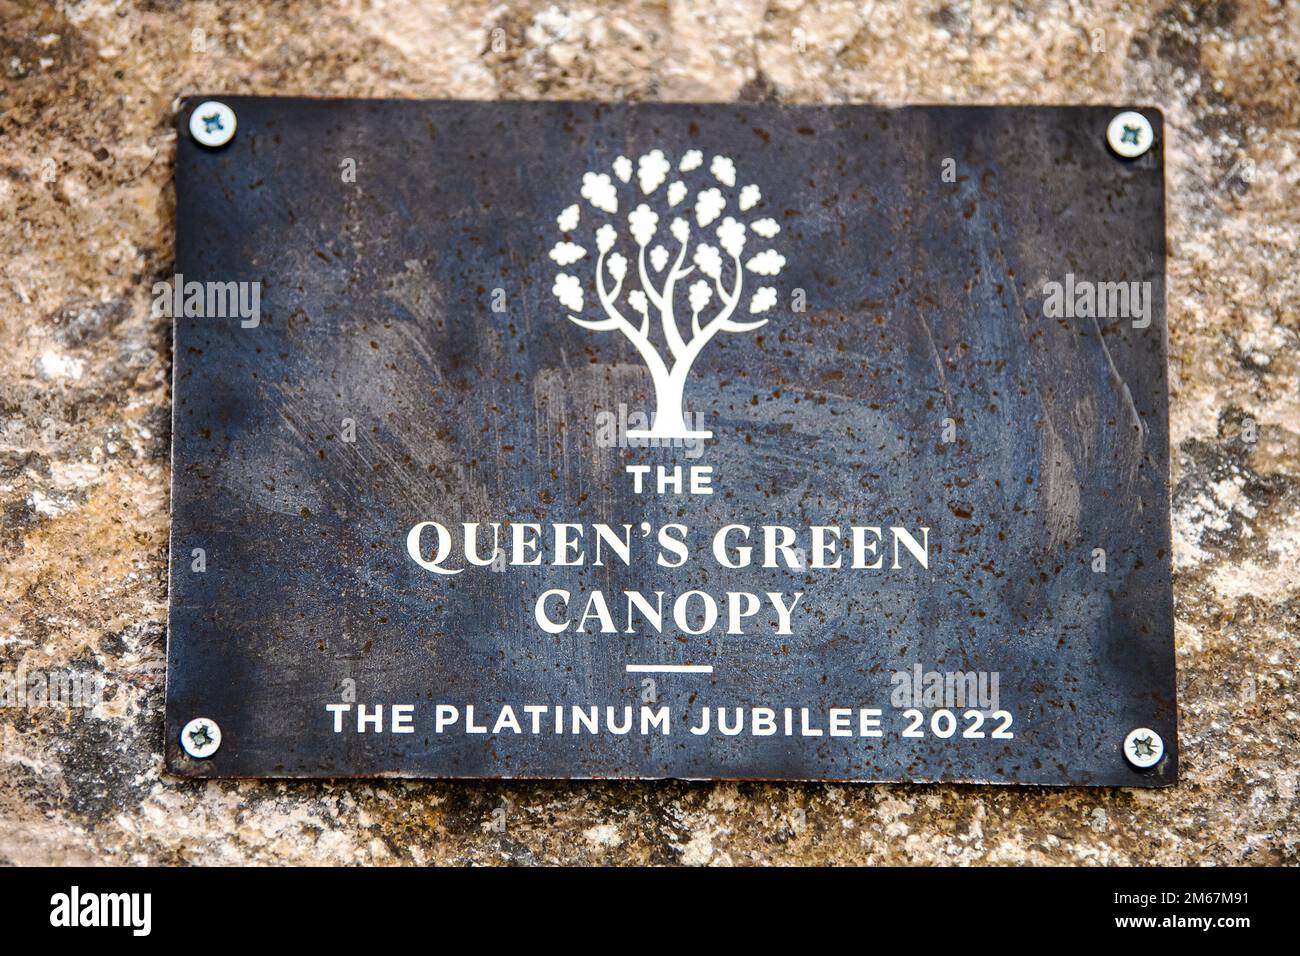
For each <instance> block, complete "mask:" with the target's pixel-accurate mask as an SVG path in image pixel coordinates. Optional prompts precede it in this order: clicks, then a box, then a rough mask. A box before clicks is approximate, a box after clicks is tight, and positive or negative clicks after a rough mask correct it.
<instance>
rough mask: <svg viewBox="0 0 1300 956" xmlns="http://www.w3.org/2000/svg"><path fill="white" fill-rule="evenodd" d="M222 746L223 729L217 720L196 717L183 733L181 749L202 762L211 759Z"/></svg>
mask: <svg viewBox="0 0 1300 956" xmlns="http://www.w3.org/2000/svg"><path fill="white" fill-rule="evenodd" d="M220 746H221V728H220V727H218V726H217V722H216V721H215V720H209V719H208V718H207V717H195V718H194V719H193V720H191V721H190V722H189V723H188V724H186V725H185V729H184V730H182V731H181V747H183V748H184V750H185V752H186V753H187V754H189V755H190V756H191V757H194V758H196V759H198V760H202V759H203V758H204V757H211V756H212V755H213V754H214V753H216V752H217V748H218V747H220Z"/></svg>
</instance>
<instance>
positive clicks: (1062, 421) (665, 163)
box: [155, 97, 1177, 786]
mask: <svg viewBox="0 0 1300 956" xmlns="http://www.w3.org/2000/svg"><path fill="white" fill-rule="evenodd" d="M199 104H200V101H197V100H196V101H194V103H192V104H190V105H189V106H188V107H187V108H186V110H185V111H184V113H183V115H182V118H181V119H182V123H181V125H182V135H181V136H180V140H179V144H178V150H177V171H176V184H177V205H178V226H177V230H178V236H177V266H176V272H177V275H176V276H175V277H173V279H172V281H170V282H163V283H159V286H158V287H157V288H156V290H155V308H158V309H161V310H164V311H166V312H167V314H171V315H173V316H174V317H175V373H174V375H175V417H174V430H173V499H172V509H173V525H172V541H171V592H170V599H171V608H170V630H169V645H168V674H167V734H168V747H167V759H168V764H169V766H170V768H171V770H172V771H173V772H176V773H180V774H185V775H190V776H200V777H203V776H251V777H261V776H271V777H337V776H364V775H397V776H418V777H558V778H588V777H591V778H605V777H611V778H620V777H628V778H660V777H675V778H727V779H742V778H743V779H755V778H757V779H817V780H915V781H981V782H989V783H1024V784H1055V785H1068V784H1101V785H1134V786H1153V785H1164V784H1169V783H1172V782H1173V781H1174V780H1175V779H1176V760H1177V750H1176V726H1175V725H1176V714H1175V697H1174V656H1173V633H1172V631H1173V625H1172V609H1171V585H1170V551H1169V548H1170V544H1169V509H1168V485H1167V482H1168V447H1167V439H1168V427H1167V420H1166V413H1167V397H1166V372H1165V339H1166V324H1165V309H1164V262H1165V251H1164V187H1163V163H1162V160H1161V150H1162V145H1163V144H1162V138H1163V132H1162V128H1161V124H1160V118H1159V114H1158V113H1156V112H1154V111H1143V112H1140V113H1131V114H1129V116H1127V117H1121V118H1120V119H1118V120H1117V119H1116V118H1117V115H1118V114H1120V113H1121V112H1122V110H1121V109H1120V108H1104V107H1075V108H918V109H903V110H886V109H876V108H872V107H863V106H837V107H808V106H799V107H794V106H782V105H757V106H756V105H658V104H648V105H635V106H634V105H601V104H589V103H582V104H579V103H447V102H376V101H312V100H297V99H259V98H246V97H224V98H220V99H219V100H207V101H203V103H202V105H199ZM191 114H193V118H194V123H191V119H192V116H191Z"/></svg>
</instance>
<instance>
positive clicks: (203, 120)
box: [190, 100, 235, 149]
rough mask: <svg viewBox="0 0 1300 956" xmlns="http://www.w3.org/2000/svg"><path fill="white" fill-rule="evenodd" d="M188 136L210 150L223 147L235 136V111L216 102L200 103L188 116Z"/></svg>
mask: <svg viewBox="0 0 1300 956" xmlns="http://www.w3.org/2000/svg"><path fill="white" fill-rule="evenodd" d="M190 135H191V136H193V137H194V140H195V142H197V143H199V144H201V145H203V146H207V147H209V148H211V149H216V148H217V147H218V146H225V145H226V144H227V143H229V142H230V141H231V139H233V138H234V136H235V111H234V110H232V109H231V108H230V107H229V106H227V105H226V104H225V103H218V102H217V101H216V100H208V101H207V102H205V103H200V104H199V105H198V106H197V107H195V109H194V112H193V113H191V114H190Z"/></svg>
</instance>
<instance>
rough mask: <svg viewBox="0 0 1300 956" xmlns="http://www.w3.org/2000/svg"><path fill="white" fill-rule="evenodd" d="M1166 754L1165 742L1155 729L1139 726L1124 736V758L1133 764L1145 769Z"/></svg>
mask: <svg viewBox="0 0 1300 956" xmlns="http://www.w3.org/2000/svg"><path fill="white" fill-rule="evenodd" d="M1164 755H1165V742H1164V740H1162V739H1161V737H1160V735H1159V734H1158V733H1156V732H1155V731H1154V730H1151V729H1150V728H1147V727H1139V728H1137V730H1131V731H1129V735H1128V736H1127V737H1125V738H1124V758H1125V759H1126V760H1128V762H1129V763H1131V764H1132V765H1133V766H1135V767H1138V768H1140V769H1142V770H1145V769H1146V768H1147V767H1154V766H1155V765H1156V764H1158V763H1159V762H1160V761H1161V760H1162V759H1163V758H1164Z"/></svg>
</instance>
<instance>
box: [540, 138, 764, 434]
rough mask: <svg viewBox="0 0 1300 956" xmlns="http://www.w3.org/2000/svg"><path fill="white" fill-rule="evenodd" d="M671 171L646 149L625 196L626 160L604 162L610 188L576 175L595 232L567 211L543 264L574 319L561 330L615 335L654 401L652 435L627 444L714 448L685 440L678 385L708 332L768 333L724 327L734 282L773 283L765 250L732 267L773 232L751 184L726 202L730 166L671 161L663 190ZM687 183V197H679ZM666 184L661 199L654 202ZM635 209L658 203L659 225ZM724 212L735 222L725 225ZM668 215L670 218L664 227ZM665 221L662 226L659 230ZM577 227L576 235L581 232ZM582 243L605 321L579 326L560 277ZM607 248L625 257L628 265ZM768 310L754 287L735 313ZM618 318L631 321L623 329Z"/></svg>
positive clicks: (574, 291) (755, 324)
mask: <svg viewBox="0 0 1300 956" xmlns="http://www.w3.org/2000/svg"><path fill="white" fill-rule="evenodd" d="M672 170H673V167H672V164H671V163H670V162H669V160H668V157H667V156H666V155H665V154H664V151H663V150H661V149H652V150H651V151H650V152H648V153H646V154H645V155H644V156H642V157H641V158H640V159H638V160H637V162H636V169H635V172H636V182H635V184H633V183H632V174H633V165H632V161H631V160H630V159H628V158H627V157H626V156H620V157H619V158H618V159H616V160H615V161H614V163H613V166H612V172H613V176H611V175H610V174H609V173H607V172H588V173H585V174H584V175H583V177H582V188H581V190H580V195H581V197H582V199H583V200H585V201H586V207H587V216H588V219H589V220H594V221H595V222H599V223H601V225H600V226H599V227H598V228H597V227H596V226H595V225H594V224H589V223H584V222H582V220H583V204H582V203H574V204H573V205H571V206H569V207H567V208H566V209H564V211H562V212H561V213H560V214H559V216H558V217H556V224H557V225H558V226H559V227H560V232H561V234H562V235H561V237H560V240H559V241H558V242H557V243H556V244H555V247H554V248H553V249H552V250H551V253H550V255H551V259H552V260H554V262H555V263H556V265H558V266H559V267H560V270H559V272H557V273H556V276H555V285H554V286H553V287H552V289H551V291H552V292H553V293H554V294H555V297H556V298H557V299H559V300H560V303H561V304H562V305H563V306H564V307H565V308H566V309H568V310H569V311H570V312H571V313H577V314H571V315H569V320H570V321H571V322H574V323H575V324H577V325H580V326H582V328H584V329H590V330H592V331H595V332H604V331H609V330H612V329H617V330H618V331H619V332H622V333H623V335H624V336H625V337H626V338H627V339H628V341H629V342H631V343H632V345H633V346H634V347H635V348H636V350H637V353H638V354H639V355H640V356H641V359H642V360H643V361H644V362H645V364H646V367H647V368H648V369H649V370H650V377H651V380H652V381H653V383H654V390H655V406H656V409H655V416H654V424H653V427H652V428H651V429H650V430H649V431H645V430H640V431H638V430H632V431H629V432H628V433H627V434H628V437H629V438H637V439H642V438H653V439H672V438H712V437H713V432H711V431H692V430H691V429H690V428H688V427H687V424H686V421H685V419H684V417H683V415H682V411H683V410H682V401H683V397H684V391H685V386H686V377H687V376H688V375H689V374H690V371H691V366H692V365H693V364H694V363H695V359H696V358H697V357H699V354H700V352H701V351H703V349H704V346H706V345H708V344H709V342H710V340H712V339H713V337H714V336H715V335H717V334H718V333H719V332H751V331H753V330H754V329H757V328H759V327H761V326H763V325H765V324H766V323H767V319H765V318H761V319H756V320H746V321H740V320H737V319H733V318H732V315H733V314H734V313H735V311H736V309H737V308H739V307H740V306H741V305H742V292H743V286H744V279H745V272H746V271H749V272H750V273H752V274H753V275H755V276H758V277H775V276H776V275H778V274H779V273H780V272H781V269H782V268H783V267H784V266H785V257H784V256H783V255H781V253H779V252H777V251H776V250H775V249H772V248H770V247H768V248H762V249H758V250H755V249H753V248H752V247H751V255H750V256H749V258H748V259H747V260H743V261H742V256H743V254H744V252H745V245H746V242H747V240H748V233H749V232H753V233H754V235H755V236H757V237H758V239H757V240H756V242H755V245H758V244H766V243H767V242H768V241H770V240H771V239H773V238H774V237H775V236H776V235H777V233H779V232H780V231H781V227H780V226H779V225H777V222H776V220H775V219H772V218H771V217H770V216H765V215H763V213H762V209H761V207H762V205H763V202H762V200H763V196H762V192H761V191H760V190H759V188H758V186H756V185H752V184H751V185H747V186H744V187H743V188H741V189H740V190H738V191H736V190H735V186H736V182H737V180H736V166H735V163H733V162H732V161H731V159H729V158H728V157H726V156H714V157H713V159H712V161H711V162H710V163H709V165H708V168H707V169H705V167H704V154H703V153H701V152H700V151H699V150H697V149H692V150H689V151H687V152H686V153H685V154H684V155H683V156H682V157H681V161H680V162H678V164H677V176H676V177H674V178H673V181H672V182H670V183H669V182H668V179H669V174H670V173H671V172H672ZM688 180H692V181H693V185H688V183H687V181H688ZM665 183H668V185H667V188H665V189H664V190H663V191H662V192H660V191H659V189H660V187H661V186H663V185H664V184H665ZM620 191H622V192H626V193H629V194H630V196H629V197H628V198H627V201H626V202H625V203H620V197H619V193H620ZM638 194H639V195H638ZM656 194H657V195H656ZM641 197H645V199H647V200H649V202H656V200H657V202H656V205H658V206H659V208H660V209H661V210H664V212H665V214H664V215H663V216H661V215H660V214H659V213H658V212H656V211H655V210H654V209H653V208H651V206H650V205H649V204H648V202H644V201H642V202H637V200H638V199H639V198H641ZM634 202H636V203H637V204H636V205H635V207H633V203H634ZM665 206H666V209H665ZM622 209H627V210H628V212H627V214H626V218H624V216H623V214H622V213H621V212H620V210H622ZM732 209H734V210H735V211H736V214H735V215H724V213H726V212H729V211H730V210H732ZM674 210H675V211H677V212H678V213H679V214H678V215H675V216H674V215H673V211H674ZM745 215H753V216H754V218H753V220H752V221H750V222H749V223H748V224H746V223H745V222H743V221H741V218H739V217H741V216H745ZM669 216H672V217H673V218H672V219H671V220H669ZM692 220H694V225H692ZM719 220H720V221H719ZM624 222H626V226H627V233H628V234H630V235H631V238H632V242H633V243H635V246H636V252H635V253H631V245H630V244H629V243H628V241H627V238H626V237H625V236H621V235H620V229H619V228H618V227H621V226H622V225H623V224H624ZM580 223H582V225H583V226H584V228H583V229H582V230H581V231H579V225H580ZM715 223H717V225H716V226H714V224H715ZM661 224H662V225H661ZM694 228H698V229H699V241H697V242H696V243H695V244H694V251H693V252H692V251H691V248H692V242H691V239H692V235H691V233H692V230H693V229H694ZM710 230H712V233H713V235H714V236H716V237H717V245H713V244H712V243H710V242H709V241H706V240H708V239H709V238H710V236H709V233H710ZM593 239H594V241H595V244H596V270H595V273H596V274H595V290H596V298H597V300H598V303H599V306H600V311H601V312H602V313H603V316H604V317H603V318H598V319H585V318H582V317H581V315H582V312H583V305H584V284H583V282H582V280H581V279H580V278H579V277H578V276H577V275H575V274H573V273H572V272H568V271H565V270H566V269H568V268H570V267H574V266H576V265H577V264H579V263H582V262H583V261H584V260H586V261H590V259H589V256H588V252H587V249H586V248H584V247H583V246H582V245H580V244H579V241H585V242H591V241H592V240H593ZM616 247H619V248H622V249H626V250H627V251H628V252H629V255H624V253H623V252H621V251H618V248H616ZM719 247H721V251H719ZM629 258H631V259H634V260H635V262H636V270H635V275H632V274H630V266H629ZM647 259H648V260H649V261H648V262H647ZM688 259H689V264H688ZM697 269H698V270H699V275H698V277H697V278H696V280H695V281H694V282H692V283H690V285H689V287H688V286H687V285H686V283H685V282H684V281H683V280H685V279H687V278H688V277H689V276H690V275H691V273H693V272H695V271H696V270H697ZM574 271H575V272H576V271H577V270H576V269H575V270H574ZM755 281H761V278H760V279H757V280H755ZM611 282H612V283H613V284H612V285H611V284H610V283H611ZM715 299H716V301H715ZM776 301H777V293H776V289H774V288H772V287H771V286H767V285H759V286H758V287H757V288H756V289H755V290H754V291H753V293H752V294H751V295H750V297H749V301H748V303H747V304H746V307H747V309H748V314H749V315H751V316H753V315H761V314H762V313H764V312H768V311H770V310H771V309H772V307H773V306H775V305H776ZM679 311H680V313H681V314H682V315H685V314H688V313H689V315H690V317H691V327H690V337H689V338H686V337H683V335H682V329H681V328H680V326H679V325H678V318H677V316H678V314H679ZM652 313H653V314H655V315H657V316H658V317H659V324H660V326H661V328H662V339H663V345H664V346H665V347H666V349H667V351H666V353H664V354H661V353H660V351H659V349H658V348H657V347H656V346H655V345H654V344H653V343H652V342H651V339H650V336H651V334H652V333H651V314H652ZM742 314H743V313H742ZM629 315H631V316H632V317H633V320H629V318H628V316H629Z"/></svg>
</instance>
